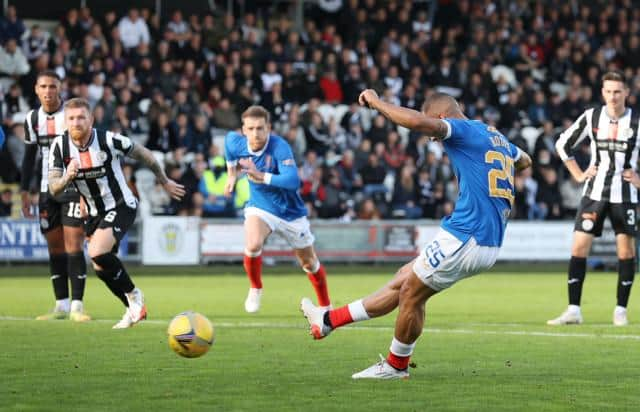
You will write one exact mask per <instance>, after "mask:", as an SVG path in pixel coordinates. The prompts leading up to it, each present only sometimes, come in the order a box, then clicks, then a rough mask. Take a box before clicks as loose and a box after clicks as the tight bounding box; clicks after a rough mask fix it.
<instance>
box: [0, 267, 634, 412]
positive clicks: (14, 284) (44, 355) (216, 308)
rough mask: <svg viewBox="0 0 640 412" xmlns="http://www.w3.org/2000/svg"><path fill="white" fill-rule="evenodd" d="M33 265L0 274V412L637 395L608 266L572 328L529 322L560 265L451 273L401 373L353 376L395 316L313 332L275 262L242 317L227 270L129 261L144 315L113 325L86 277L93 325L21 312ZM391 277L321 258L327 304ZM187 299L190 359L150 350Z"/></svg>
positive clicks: (34, 292) (561, 406)
mask: <svg viewBox="0 0 640 412" xmlns="http://www.w3.org/2000/svg"><path fill="white" fill-rule="evenodd" d="M46 272H47V271H46V268H45V267H43V266H20V267H3V268H2V269H0V291H2V292H1V293H2V299H0V410H25V411H46V410H51V411H59V410H65V411H72V410H91V411H102V410H114V411H123V410H127V411H128V410H131V411H138V410H154V411H164V410H178V409H179V410H187V411H189V410H199V411H203V410H204V411H208V410H221V411H245V410H253V411H299V410H307V411H314V410H322V411H330V410H345V411H387V410H388V411H391V410H393V411H405V410H406V411H414V410H415V411H417V410H437V411H449V410H450V411H467V410H473V411H485V410H486V411H513V410H535V411H563V410H580V411H602V410H615V411H621V410H637V405H638V404H640V393H638V391H637V387H638V386H637V385H638V384H637V377H638V372H637V371H638V366H640V355H638V351H637V346H638V341H640V327H639V326H637V325H638V323H636V322H640V316H635V315H634V313H633V311H632V312H630V320H631V322H632V325H631V326H629V327H627V328H615V327H613V326H611V313H612V310H613V305H614V303H615V301H614V297H615V282H616V276H615V275H614V274H610V273H604V274H602V273H599V274H596V273H593V274H589V276H588V277H587V281H586V285H585V293H584V299H583V314H584V316H585V321H586V324H584V325H581V326H578V327H563V328H554V327H548V326H546V325H545V324H544V323H545V321H546V319H548V318H550V317H553V316H556V315H558V314H559V312H560V311H561V310H562V309H563V308H564V306H565V299H566V291H565V288H566V287H565V284H566V277H565V275H563V274H560V273H520V274H505V273H500V274H498V273H489V274H483V275H480V276H477V277H475V278H472V279H469V280H465V281H464V282H461V283H460V284H458V285H456V286H455V287H454V288H452V289H451V290H449V291H446V292H445V293H443V294H442V295H440V296H436V297H434V298H433V299H432V301H431V302H429V304H428V308H427V327H426V331H425V333H424V334H423V336H422V337H421V339H420V340H419V341H418V345H417V348H416V352H415V355H414V357H413V361H414V362H415V363H416V364H417V368H416V369H412V370H411V379H410V380H408V381H402V382H397V381H395V382H370V381H369V382H362V381H355V382H354V381H352V380H351V378H350V375H351V374H352V373H353V372H356V371H358V370H361V369H363V368H365V367H368V366H370V365H371V364H372V363H374V362H375V361H376V360H377V354H378V353H382V354H386V352H387V348H388V346H389V342H390V340H391V337H392V335H393V322H394V319H395V314H391V315H389V316H387V317H385V318H381V319H376V320H372V321H370V322H366V323H361V324H358V325H354V326H355V327H347V328H344V329H343V330H338V331H336V332H334V333H333V334H332V335H331V336H330V337H328V338H327V339H325V340H323V341H319V342H316V341H313V340H312V339H311V338H310V336H308V335H307V333H306V322H305V320H304V318H302V316H301V315H300V313H299V312H298V302H299V300H300V297H302V296H305V295H306V296H312V295H313V294H312V291H311V287H310V285H309V283H308V281H307V280H306V277H305V276H304V275H303V274H301V273H299V272H298V271H297V270H295V269H293V268H292V267H291V266H287V265H281V266H278V267H276V268H268V269H267V270H266V274H265V279H264V280H265V295H264V298H263V308H262V310H261V312H259V313H258V314H255V315H250V314H247V313H245V312H244V310H243V301H244V297H245V294H246V288H247V282H246V280H245V278H244V276H242V275H241V269H239V268H238V266H221V267H205V268H198V267H196V268H193V267H192V268H170V267H162V268H143V267H134V266H132V267H131V268H130V273H132V276H133V278H134V281H135V282H136V283H137V284H138V286H140V287H141V288H142V289H143V290H144V292H145V295H146V300H147V304H148V308H149V313H150V319H149V321H147V322H143V323H142V324H140V325H139V326H136V327H135V328H132V329H129V330H119V331H115V330H112V329H111V325H112V323H115V321H116V320H117V319H119V318H120V316H121V315H122V308H121V307H120V306H119V304H118V302H117V301H116V299H115V298H114V297H112V296H111V295H109V294H108V292H107V290H106V288H105V287H104V286H103V285H102V284H101V282H100V281H99V280H97V279H96V278H95V277H94V276H90V278H89V279H88V285H87V292H86V297H85V301H86V307H87V310H88V312H89V313H90V314H91V315H92V316H93V317H94V318H95V319H96V320H95V321H93V322H90V323H86V324H74V323H71V322H69V321H51V322H36V321H32V320H29V319H32V318H33V317H35V316H36V315H38V314H41V313H44V312H46V311H47V310H49V309H51V307H50V306H51V300H52V296H51V294H52V293H51V287H50V284H49V281H48V280H47V275H46ZM391 272H392V271H391V270H390V267H373V268H371V267H366V266H347V267H334V268H331V267H330V268H329V285H330V290H331V294H332V298H333V303H334V306H339V305H342V304H346V303H348V302H350V301H352V300H354V299H356V298H358V297H361V296H363V295H365V294H368V293H369V292H371V291H373V290H375V289H377V288H378V287H379V286H381V285H382V284H384V283H385V282H386V281H387V280H388V279H389V276H390V275H389V274H388V273H391ZM384 273H387V274H384ZM28 274H31V275H33V276H26V275H28ZM214 274H215V275H216V276H211V275H214ZM332 274H333V276H332ZM205 275H209V276H205ZM633 304H634V297H633V296H632V298H631V305H632V306H631V309H632V308H633ZM187 309H192V310H196V311H199V312H201V313H203V314H204V315H206V316H207V317H209V318H210V319H211V320H212V321H213V323H214V325H215V327H216V342H215V344H214V346H213V347H212V349H211V351H210V353H209V354H207V355H206V356H204V357H203V358H199V359H183V358H180V357H178V356H176V355H175V354H173V352H171V351H170V350H169V348H168V346H167V344H166V337H165V329H166V325H167V323H168V321H169V320H170V318H171V317H172V316H173V315H175V314H176V313H178V312H181V311H183V310H187Z"/></svg>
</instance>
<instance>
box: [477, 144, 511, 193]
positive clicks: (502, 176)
mask: <svg viewBox="0 0 640 412" xmlns="http://www.w3.org/2000/svg"><path fill="white" fill-rule="evenodd" d="M484 161H485V162H486V163H489V164H491V165H493V164H495V163H496V162H497V163H499V164H500V166H499V167H496V168H493V169H491V170H489V174H488V176H487V177H488V179H489V196H491V197H502V198H504V199H507V200H509V203H511V205H513V201H514V195H513V180H514V178H513V176H514V174H513V173H514V170H513V169H514V161H513V159H512V158H511V157H509V156H507V155H504V154H502V153H500V152H498V151H495V150H489V151H488V152H487V153H486V154H485V156H484ZM500 180H501V181H503V182H504V181H506V182H507V183H508V185H507V186H508V187H498V181H500Z"/></svg>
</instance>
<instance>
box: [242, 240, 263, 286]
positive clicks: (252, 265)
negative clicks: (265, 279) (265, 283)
mask: <svg viewBox="0 0 640 412" xmlns="http://www.w3.org/2000/svg"><path fill="white" fill-rule="evenodd" d="M243 263H244V271H245V272H247V277H248V278H249V283H250V284H251V287H252V288H254V289H262V251H260V252H257V253H251V252H249V251H246V250H245V251H244V259H243Z"/></svg>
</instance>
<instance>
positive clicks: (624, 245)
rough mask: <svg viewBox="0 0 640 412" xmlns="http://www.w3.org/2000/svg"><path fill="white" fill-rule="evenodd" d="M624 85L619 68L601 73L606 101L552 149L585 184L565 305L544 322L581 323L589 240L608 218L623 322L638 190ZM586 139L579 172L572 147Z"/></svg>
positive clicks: (617, 319)
mask: <svg viewBox="0 0 640 412" xmlns="http://www.w3.org/2000/svg"><path fill="white" fill-rule="evenodd" d="M628 95H629V88H628V87H627V85H626V84H625V81H624V77H623V76H622V74H621V73H618V72H608V73H605V74H604V76H603V77H602V97H603V98H604V101H605V105H604V106H601V107H596V108H594V109H588V110H586V111H585V112H584V113H583V114H582V115H581V116H580V117H579V118H578V120H576V122H575V123H574V124H573V125H571V127H569V128H568V129H567V130H566V131H564V132H563V133H562V134H561V135H560V138H559V139H558V141H557V142H556V149H557V150H558V154H559V155H560V158H561V159H562V160H563V161H564V164H565V166H566V167H567V170H568V171H569V173H570V174H571V176H572V177H573V178H574V179H576V180H577V181H578V182H581V183H582V182H584V190H583V197H582V201H581V203H580V208H579V209H578V212H577V214H576V222H575V227H574V234H573V246H572V248H571V259H570V261H569V270H568V274H569V281H568V289H569V306H568V307H567V310H565V311H564V312H563V313H562V314H561V315H560V316H559V317H557V318H555V319H551V320H549V321H548V322H547V324H549V325H567V324H580V323H582V313H581V311H580V299H581V296H582V286H583V283H584V278H585V275H586V266H587V257H588V256H589V251H590V250H591V244H592V242H593V238H594V236H595V237H599V236H600V235H601V234H602V226H603V224H604V220H605V219H606V217H607V216H609V219H610V220H611V226H612V227H613V230H614V231H615V233H616V248H617V254H618V288H617V305H616V307H615V309H614V311H613V324H614V325H617V326H624V325H627V324H628V320H627V303H628V302H629V294H630V292H631V285H632V284H633V279H634V277H635V237H636V234H637V226H636V206H637V204H638V189H637V188H636V187H635V186H634V185H633V184H632V182H631V179H632V177H633V176H634V175H635V171H636V168H637V164H638V144H637V143H638V119H639V118H640V116H639V115H638V113H636V111H635V110H633V109H631V108H628V107H626V98H627V96H628ZM585 138H588V139H589V141H590V146H591V161H590V164H589V167H588V168H587V169H586V170H582V169H581V168H580V166H578V163H577V162H576V161H575V160H574V159H573V157H572V156H571V149H572V148H574V147H576V146H577V145H578V144H580V142H581V141H582V140H584V139H585Z"/></svg>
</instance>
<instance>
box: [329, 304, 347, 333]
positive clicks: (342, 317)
mask: <svg viewBox="0 0 640 412" xmlns="http://www.w3.org/2000/svg"><path fill="white" fill-rule="evenodd" d="M329 320H330V321H331V327H332V328H333V329H335V328H339V327H340V326H343V325H348V324H349V323H351V322H353V318H352V317H351V312H349V305H345V306H343V307H341V308H338V309H334V310H330V311H329Z"/></svg>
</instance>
